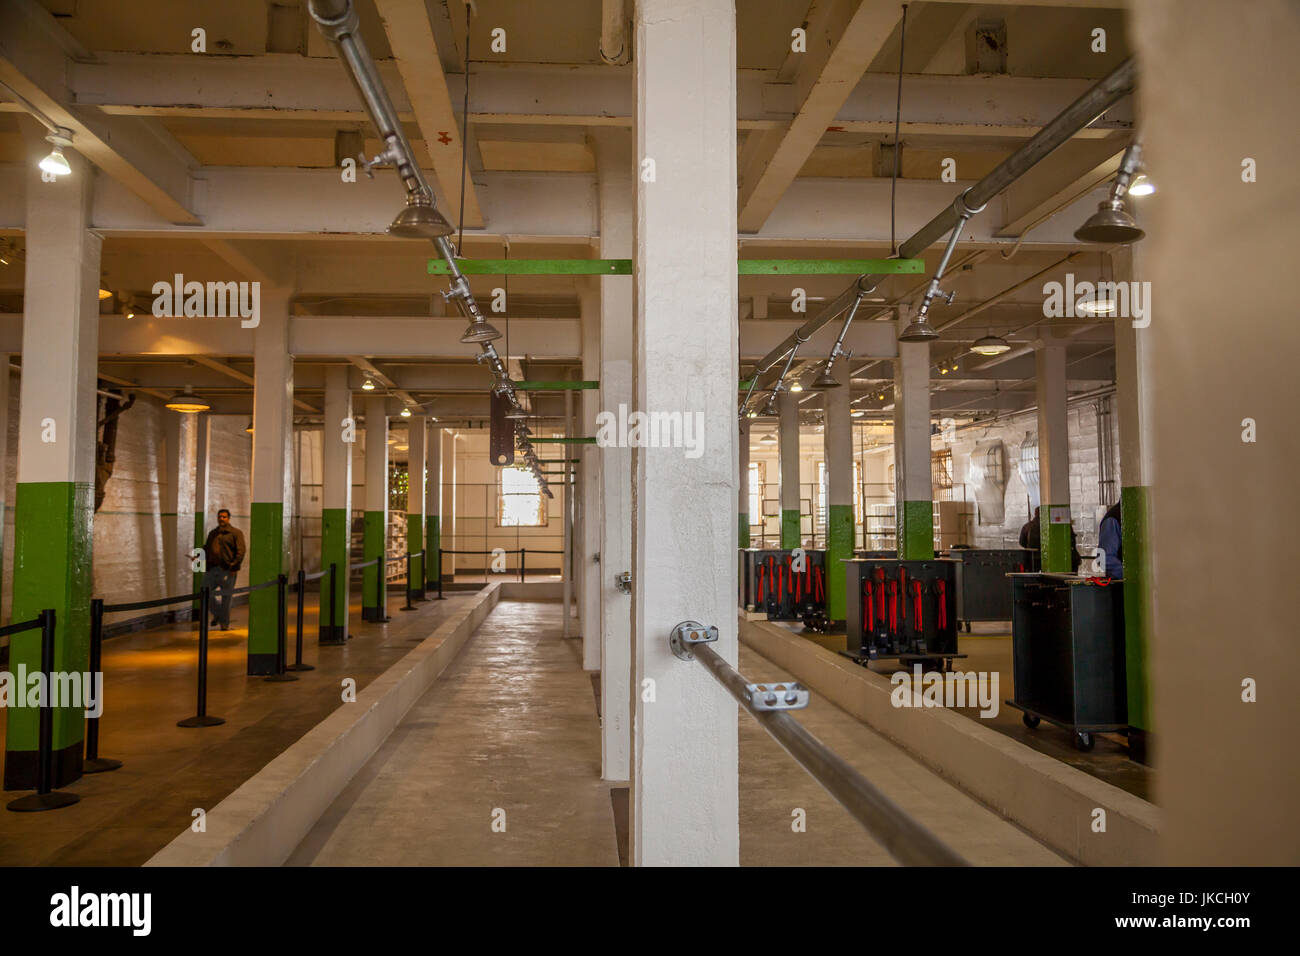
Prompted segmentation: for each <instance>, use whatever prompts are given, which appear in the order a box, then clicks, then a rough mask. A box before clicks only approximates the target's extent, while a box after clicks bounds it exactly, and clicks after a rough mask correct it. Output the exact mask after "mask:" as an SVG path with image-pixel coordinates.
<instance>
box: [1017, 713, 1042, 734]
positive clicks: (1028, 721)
mask: <svg viewBox="0 0 1300 956" xmlns="http://www.w3.org/2000/svg"><path fill="white" fill-rule="evenodd" d="M1020 719H1021V720H1023V721H1024V722H1025V726H1026V727H1028V728H1029V729H1030V730H1033V729H1034V728H1035V727H1037V726H1038V724H1039V722H1040V721H1041V720H1042V718H1041V717H1035V716H1034V715H1033V714H1021V715H1020Z"/></svg>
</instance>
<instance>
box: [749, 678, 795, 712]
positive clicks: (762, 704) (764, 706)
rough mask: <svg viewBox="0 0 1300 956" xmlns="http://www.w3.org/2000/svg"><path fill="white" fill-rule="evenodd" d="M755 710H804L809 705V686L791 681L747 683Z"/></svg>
mask: <svg viewBox="0 0 1300 956" xmlns="http://www.w3.org/2000/svg"><path fill="white" fill-rule="evenodd" d="M745 690H747V691H749V700H750V703H751V704H753V707H754V709H755V710H803V708H805V707H807V706H808V700H809V697H810V695H809V693H808V688H807V687H804V686H803V684H799V683H795V682H793V681H791V682H790V683H786V684H746V685H745Z"/></svg>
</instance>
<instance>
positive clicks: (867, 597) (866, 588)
mask: <svg viewBox="0 0 1300 956" xmlns="http://www.w3.org/2000/svg"><path fill="white" fill-rule="evenodd" d="M862 598H863V600H864V601H865V602H866V607H865V609H864V611H863V614H862V621H863V627H862V629H863V630H864V631H870V630H872V629H873V628H874V627H875V625H876V609H875V608H874V607H873V606H872V602H871V581H870V580H869V579H868V580H866V581H863V582H862Z"/></svg>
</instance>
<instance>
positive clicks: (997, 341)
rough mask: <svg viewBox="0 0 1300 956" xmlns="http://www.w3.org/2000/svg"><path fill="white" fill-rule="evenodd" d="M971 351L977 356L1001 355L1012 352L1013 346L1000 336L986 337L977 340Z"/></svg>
mask: <svg viewBox="0 0 1300 956" xmlns="http://www.w3.org/2000/svg"><path fill="white" fill-rule="evenodd" d="M970 350H971V351H972V352H974V353H975V354H976V355H1001V354H1002V353H1003V352H1010V351H1011V345H1010V344H1009V343H1008V342H1007V340H1006V339H1004V338H1002V336H1000V335H986V336H984V337H983V338H981V339H976V340H975V344H973V345H972V346H971V347H970Z"/></svg>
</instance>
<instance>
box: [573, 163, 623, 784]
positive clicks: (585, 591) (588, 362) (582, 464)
mask: <svg viewBox="0 0 1300 956" xmlns="http://www.w3.org/2000/svg"><path fill="white" fill-rule="evenodd" d="M628 160H629V162H630V160H631V154H630V152H629V153H628ZM626 188H627V189H628V190H629V191H630V189H631V184H630V183H628V184H627V187H626ZM626 205H628V206H629V208H630V201H629V202H628V203H627V204H626ZM614 281H615V280H613V279H590V280H587V281H586V282H584V283H582V285H581V286H580V287H579V289H578V303H579V309H580V315H581V322H582V377H583V378H584V379H586V380H587V381H591V382H595V381H599V380H600V298H601V292H600V288H601V284H602V283H606V282H614ZM621 281H622V283H623V284H624V285H629V286H630V285H631V283H630V282H629V281H628V280H627V279H626V278H624V279H622V280H621ZM604 389H605V385H604V383H603V382H602V383H601V387H600V389H599V390H594V389H586V390H584V391H583V392H582V393H581V395H582V429H581V431H582V434H583V435H594V434H596V415H597V414H599V412H600V400H601V396H602V395H604ZM604 451H605V449H602V448H598V447H597V446H595V445H574V446H573V447H572V448H571V449H569V456H570V457H574V458H579V459H580V461H579V464H578V481H579V483H580V484H581V486H582V497H581V500H582V550H581V553H580V555H579V559H580V560H579V564H578V578H579V580H580V581H581V588H580V591H581V594H582V597H581V599H580V600H581V601H582V604H581V607H580V610H579V616H580V617H581V618H582V666H583V668H584V669H586V670H597V669H599V668H600V587H601V569H602V567H603V565H602V564H601V557H602V556H601V551H600V535H601V529H600V526H601V519H602V516H603V513H602V511H601V504H600V488H601V465H602V463H603V453H604ZM626 710H627V709H626V707H624V713H626ZM624 727H626V721H625V722H624ZM622 779H627V774H626V773H624V775H623V777H622Z"/></svg>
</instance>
